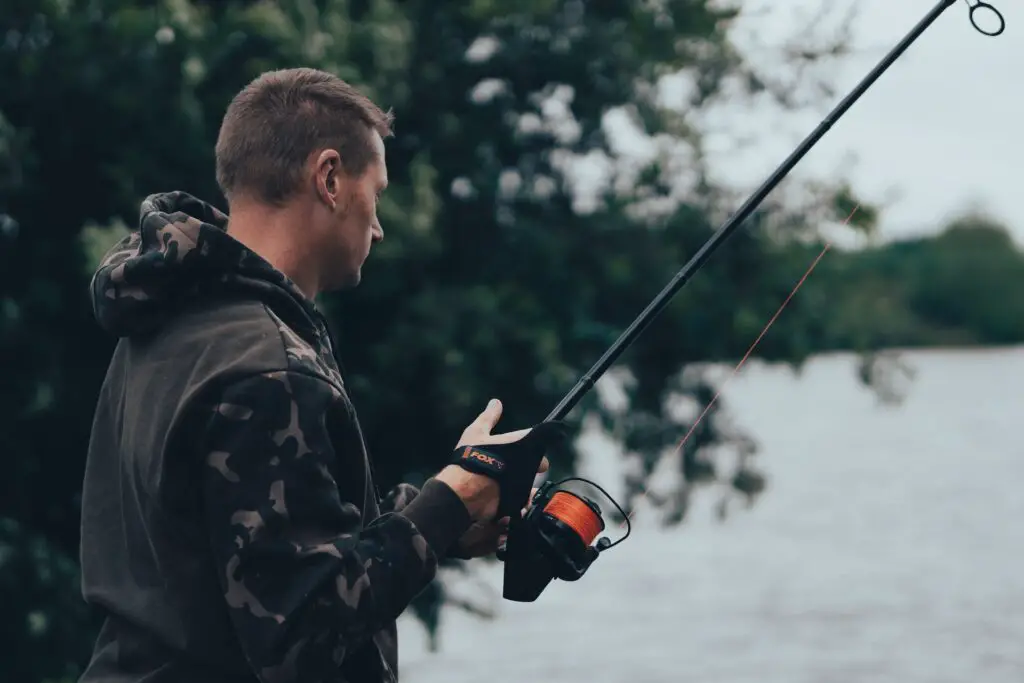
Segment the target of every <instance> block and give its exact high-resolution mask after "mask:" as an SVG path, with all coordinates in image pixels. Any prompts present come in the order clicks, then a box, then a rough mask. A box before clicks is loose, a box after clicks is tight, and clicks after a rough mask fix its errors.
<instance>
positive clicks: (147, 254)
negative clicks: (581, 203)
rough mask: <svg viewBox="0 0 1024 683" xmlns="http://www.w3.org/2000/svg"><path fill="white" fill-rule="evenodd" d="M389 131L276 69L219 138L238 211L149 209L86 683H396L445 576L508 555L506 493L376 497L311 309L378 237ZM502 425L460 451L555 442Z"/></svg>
mask: <svg viewBox="0 0 1024 683" xmlns="http://www.w3.org/2000/svg"><path fill="white" fill-rule="evenodd" d="M390 118H391V117H390V115H388V114H385V113H384V112H383V111H381V110H380V109H379V108H378V107H377V106H375V105H374V104H373V103H372V102H370V101H369V100H368V99H367V98H365V97H364V96H362V95H360V94H359V93H358V92H357V91H356V90H354V89H353V88H352V87H350V86H349V85H347V84H346V83H344V82H342V81H341V80H339V79H338V78H336V77H334V76H332V75H330V74H326V73H323V72H319V71H314V70H309V69H294V70H286V71H278V72H271V73H267V74H264V75H263V76H261V77H260V78H258V79H256V80H255V81H253V82H252V83H251V84H250V85H249V86H247V87H246V88H245V89H244V90H243V91H241V92H240V93H239V94H238V95H237V96H236V97H235V99H234V100H233V101H232V103H231V105H230V106H229V108H228V110H227V112H226V114H225V116H224V120H223V124H222V127H221V130H220V135H219V139H218V141H217V146H216V162H217V181H218V183H219V185H220V187H221V189H222V191H223V193H224V195H225V197H226V198H227V201H228V214H223V213H221V212H220V211H218V210H217V209H215V208H214V207H212V206H211V205H209V204H206V203H204V202H202V201H200V200H198V199H196V198H194V197H192V196H189V195H187V194H185V193H182V192H170V193H166V194H157V195H152V196H150V197H148V198H147V199H146V200H145V201H144V202H143V204H142V210H141V218H140V223H139V227H138V230H136V231H133V232H132V234H131V235H129V236H128V237H126V238H125V239H124V240H123V241H122V242H121V243H119V244H118V245H116V246H115V247H114V248H113V249H112V250H111V251H110V252H109V253H108V254H107V256H106V257H105V259H104V260H103V262H102V263H101V265H100V266H99V268H98V270H97V271H96V273H95V276H94V278H93V282H92V294H93V306H94V310H95V314H96V317H97V320H98V321H99V323H100V325H101V326H102V327H103V328H104V329H105V330H107V331H108V332H109V333H111V334H112V335H115V336H116V337H118V338H119V342H118V344H117V348H116V350H115V352H114V356H113V359H112V361H111V364H110V368H109V370H108V373H107V377H106V379H105V382H104V384H103V387H102V390H101V394H100V397H99V401H98V404H97V407H96V414H95V420H94V425H93V432H92V438H91V443H90V447H89V454H88V463H87V467H86V474H85V482H84V492H83V501H82V553H81V560H82V588H83V594H84V596H85V598H86V600H88V601H89V602H90V603H92V604H94V605H97V606H98V607H99V608H101V609H102V610H103V611H104V614H105V617H106V618H105V622H104V624H103V627H102V629H101V632H100V634H99V637H98V639H97V642H96V647H95V650H94V653H93V657H92V660H91V661H90V663H89V666H88V668H87V670H86V671H85V673H84V674H83V677H82V679H81V680H82V681H83V682H86V683H96V682H100V681H102V682H104V683H114V682H117V683H126V682H129V681H131V682H136V681H139V682H141V681H146V682H147V683H171V682H174V683H185V682H188V683H213V682H215V681H216V682H218V683H225V682H235V681H238V682H241V681H261V682H262V683H290V682H292V681H296V682H297V681H303V682H306V681H308V682H312V681H359V682H360V683H373V682H376V681H395V680H397V655H396V650H397V643H396V629H395V620H396V618H397V617H398V616H399V615H400V614H401V613H402V611H403V610H404V609H405V608H406V606H407V605H408V604H409V603H410V601H411V600H412V599H413V597H414V596H415V595H416V594H417V593H418V592H419V591H421V590H422V589H423V588H424V587H425V586H426V585H427V584H428V583H429V582H430V581H431V580H432V579H433V577H434V576H435V572H436V569H437V563H438V560H439V558H441V557H443V556H445V555H446V554H455V555H456V556H459V557H475V556H480V555H484V554H489V553H491V552H494V550H495V549H496V547H497V545H498V543H499V539H500V537H501V534H502V532H503V530H504V529H505V526H504V524H505V523H506V522H507V516H506V517H504V518H503V519H502V520H499V521H498V522H495V521H494V518H495V517H496V516H497V512H498V510H499V502H503V501H506V499H505V498H504V495H505V492H506V491H505V489H506V486H505V483H502V481H503V480H502V479H501V477H499V476H493V475H487V476H484V475H481V474H478V473H473V472H472V471H471V470H472V467H468V466H459V465H458V464H452V465H449V466H447V467H445V468H444V469H443V470H441V471H440V472H439V473H438V474H437V475H436V476H435V477H434V478H432V479H430V480H428V481H427V483H426V484H425V485H424V487H423V490H422V491H421V492H420V491H417V490H416V489H415V488H413V487H412V486H409V485H404V484H403V485H400V486H399V487H398V488H397V489H395V490H394V491H392V492H391V494H390V495H389V496H388V497H387V499H386V500H385V501H383V502H382V501H379V500H378V498H377V495H376V488H375V486H374V483H373V480H372V474H371V469H370V463H369V459H368V456H367V454H366V451H365V447H364V443H363V438H362V435H361V433H360V429H359V424H358V421H357V419H356V415H355V411H354V408H353V406H352V404H351V403H350V400H349V396H348V395H347V393H346V389H345V382H344V378H343V376H342V373H341V371H340V369H339V365H338V363H337V361H336V359H335V358H334V356H333V348H334V345H333V343H332V340H331V336H330V333H329V331H328V328H327V325H326V324H325V321H324V319H323V317H322V316H321V314H320V312H319V311H318V310H317V307H316V306H315V304H314V303H313V300H314V298H315V297H316V296H317V295H318V294H320V293H321V292H325V291H330V290H335V289H339V288H346V287H354V286H355V285H356V284H358V283H359V280H360V270H361V267H362V264H363V262H364V261H365V259H366V258H367V255H368V254H369V251H370V248H371V246H372V245H373V244H374V243H376V242H379V241H380V240H381V239H382V238H383V231H382V230H381V226H380V224H379V222H378V220H377V215H376V203H377V199H378V197H379V196H380V193H381V192H383V191H384V188H385V187H386V186H387V182H388V181H387V169H386V166H385V157H384V142H383V141H384V138H386V137H388V136H389V134H390V123H391V120H390ZM228 216H230V219H229V217H228ZM500 414H501V404H500V403H499V402H497V401H492V402H491V403H490V404H489V405H488V406H487V408H486V410H484V412H482V413H481V414H480V415H479V417H477V419H476V420H475V421H474V422H473V423H472V424H471V425H469V427H467V428H466V430H465V432H464V433H463V435H462V439H461V441H460V442H459V444H458V445H459V446H462V445H463V444H470V445H484V446H487V445H488V444H510V445H509V446H506V447H505V448H513V447H515V448H518V447H519V444H521V443H526V442H528V441H529V440H530V439H534V438H535V436H536V435H537V434H538V433H539V431H540V430H537V429H534V430H530V429H525V430H519V431H516V432H510V433H507V434H491V430H492V429H493V428H494V426H495V424H496V423H497V421H498V418H499V417H500ZM396 428H400V427H399V426H397V425H396ZM537 438H539V437H537ZM409 446H410V447H411V448H416V447H417V441H416V437H415V435H414V434H410V435H409ZM453 462H454V461H453ZM519 462H520V463H522V462H527V461H525V460H520V461H519ZM536 462H540V463H541V464H540V466H539V471H541V472H543V471H545V470H546V469H547V460H546V458H545V459H544V460H543V461H542V460H541V457H540V455H538V456H537V458H536V460H534V461H532V464H530V465H529V467H530V470H529V471H528V474H529V477H530V480H531V481H532V477H533V476H534V473H535V472H536V471H537V465H536V464H535V463H536ZM512 464H513V465H514V464H515V463H512ZM509 469H510V470H511V469H514V467H509ZM527 486H528V485H527ZM524 494H528V490H526V491H524ZM523 500H524V501H525V496H524V498H523ZM501 509H502V510H508V509H510V508H509V507H508V506H507V505H503V506H502V508H501ZM506 514H507V512H506Z"/></svg>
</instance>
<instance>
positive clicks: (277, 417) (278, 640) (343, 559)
mask: <svg viewBox="0 0 1024 683" xmlns="http://www.w3.org/2000/svg"><path fill="white" fill-rule="evenodd" d="M335 396H336V394H335V390H334V388H333V387H331V385H330V384H329V383H328V382H326V381H325V380H323V379H320V378H316V377H312V376H310V375H307V374H305V373H302V372H270V373H262V374H259V375H256V376H254V377H251V378H248V379H246V380H243V381H241V382H238V383H235V384H234V385H232V386H231V387H230V388H229V389H228V390H227V391H225V392H224V393H223V394H222V395H221V396H220V398H219V400H220V404H219V405H217V407H216V410H215V411H213V414H212V417H211V420H210V422H209V425H208V427H207V429H206V430H205V437H204V439H203V444H204V445H203V449H204V450H203V452H205V453H206V454H207V455H206V462H207V465H208V467H207V470H206V475H205V479H204V506H205V509H206V511H207V512H206V514H207V516H208V519H209V524H210V528H211V536H212V548H213V553H214V556H215V559H216V562H217V566H218V568H219V571H220V572H221V581H222V582H223V588H224V595H225V599H226V601H227V605H228V607H229V608H230V609H231V618H232V620H233V622H234V625H235V630H236V632H237V633H238V634H239V638H240V641H241V643H242V648H243V650H244V652H245V655H246V658H247V659H248V660H249V662H250V663H251V665H252V667H253V669H254V670H255V671H256V672H257V673H258V674H259V676H260V680H261V681H265V682H266V683H279V682H280V683H283V682H285V681H300V680H303V681H304V680H320V679H319V676H320V675H322V672H323V671H324V670H326V669H331V668H336V669H339V670H340V669H342V665H343V660H344V658H345V656H346V655H347V654H349V652H350V651H351V650H352V649H353V648H355V647H357V646H359V645H361V644H363V643H365V642H366V641H367V640H369V639H370V638H372V637H373V636H374V634H375V633H376V632H377V631H379V630H381V629H382V628H384V627H385V626H386V625H387V624H388V623H390V622H393V621H394V620H395V619H396V618H397V617H398V616H399V614H401V612H402V611H403V610H404V609H405V608H406V606H407V605H408V604H409V602H411V600H412V599H413V598H414V597H415V595H416V594H417V593H419V592H420V591H421V590H422V589H423V588H424V587H425V586H426V585H427V583H429V581H430V580H431V579H432V578H433V576H434V573H435V571H436V569H437V556H436V555H435V554H434V553H433V552H432V551H431V550H430V548H429V547H428V545H427V542H426V541H425V540H424V538H423V536H422V535H420V534H419V533H418V531H417V529H416V528H415V526H414V525H413V524H412V523H411V522H410V521H409V520H408V519H406V518H405V517H403V516H401V515H399V514H395V513H393V512H391V513H387V514H384V515H383V516H381V517H379V518H377V519H376V520H374V521H373V522H371V523H370V524H368V525H367V526H366V527H365V528H364V527H363V526H362V512H361V511H360V509H359V508H358V507H357V506H356V505H354V504H353V503H351V502H346V501H344V500H342V499H341V498H340V497H339V495H338V488H339V487H338V482H337V481H336V479H335V475H334V473H333V472H334V471H335V470H336V468H337V465H336V459H335V457H334V454H333V450H332V444H331V442H330V437H329V435H328V433H327V431H326V430H325V429H324V416H325V415H327V416H331V415H332V413H333V411H334V410H336V409H335V408H334V407H333V406H334V405H335V404H336V403H337V399H336V397H335ZM268 407H273V409H272V410H268ZM409 489H411V487H409ZM409 489H407V488H405V487H402V488H400V489H398V490H397V491H395V492H393V493H392V501H393V503H394V504H395V505H396V506H397V507H401V508H404V507H406V506H407V505H408V502H409V500H411V498H410V494H411V493H412V492H413V491H414V489H413V490H409Z"/></svg>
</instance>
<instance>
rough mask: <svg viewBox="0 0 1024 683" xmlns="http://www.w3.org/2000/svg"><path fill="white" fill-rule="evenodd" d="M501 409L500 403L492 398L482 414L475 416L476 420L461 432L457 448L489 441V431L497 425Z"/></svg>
mask: <svg viewBox="0 0 1024 683" xmlns="http://www.w3.org/2000/svg"><path fill="white" fill-rule="evenodd" d="M501 409H502V405H501V401H499V400H498V399H496V398H492V399H491V400H490V401H488V402H487V407H486V408H484V409H483V412H481V413H480V414H479V415H477V416H476V419H475V420H473V422H472V423H470V425H469V426H468V427H466V428H465V429H464V430H462V438H461V439H459V446H461V445H464V444H483V442H485V441H487V440H488V439H490V436H491V430H492V429H494V425H496V424H498V419H499V418H501ZM456 448H458V446H456Z"/></svg>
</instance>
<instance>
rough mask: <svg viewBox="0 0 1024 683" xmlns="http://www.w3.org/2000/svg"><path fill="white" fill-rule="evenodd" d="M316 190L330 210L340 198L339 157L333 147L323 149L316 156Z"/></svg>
mask: <svg viewBox="0 0 1024 683" xmlns="http://www.w3.org/2000/svg"><path fill="white" fill-rule="evenodd" d="M316 192H317V196H319V197H320V200H321V201H323V202H324V203H325V204H327V206H328V207H330V208H331V210H332V211H333V210H334V208H335V207H336V206H337V205H338V202H339V201H340V200H341V157H340V156H339V155H338V152H336V151H335V150H333V149H325V150H324V151H322V152H320V154H319V156H318V157H317V161H316Z"/></svg>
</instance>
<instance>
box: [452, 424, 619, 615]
mask: <svg viewBox="0 0 1024 683" xmlns="http://www.w3.org/2000/svg"><path fill="white" fill-rule="evenodd" d="M563 427H564V424H563V423H561V422H554V421H550V422H542V423H541V424H539V425H537V426H536V427H534V428H533V429H532V430H531V431H530V433H529V434H527V435H526V437H524V438H523V439H522V440H520V441H516V442H513V443H508V444H489V445H486V446H465V447H463V448H460V449H459V450H458V451H456V457H455V459H454V463H455V464H458V465H460V466H461V467H463V468H464V469H466V470H469V471H470V472H475V473H477V474H483V475H485V476H489V477H491V478H492V479H494V480H495V481H497V482H498V486H499V488H500V491H501V497H500V499H499V501H498V512H497V518H498V519H500V518H503V517H508V518H509V527H508V534H507V536H506V541H505V543H504V544H503V545H502V547H501V548H499V549H498V552H497V557H498V559H499V560H501V561H503V562H504V563H505V580H504V587H503V589H502V597H503V598H505V599H506V600H511V601H513V602H533V601H534V600H536V599H537V598H538V597H539V596H540V594H541V593H542V592H543V591H544V589H545V588H547V586H548V584H549V583H551V581H552V580H553V579H561V580H563V581H576V580H578V579H579V578H580V577H581V576H583V575H584V574H585V573H586V571H587V569H589V568H590V565H591V564H592V563H593V562H594V560H595V559H597V556H598V555H599V554H601V553H603V552H605V551H606V550H608V549H609V548H612V547H614V546H616V545H618V544H619V543H622V541H624V540H626V538H627V537H628V536H629V534H630V531H631V525H630V523H629V516H628V515H627V514H626V513H625V511H624V510H623V509H622V506H620V505H619V504H618V503H616V502H615V500H614V499H613V498H612V497H611V496H610V495H609V494H608V492H607V491H605V490H604V489H603V488H601V487H600V486H598V485H597V484H595V483H594V482H592V481H590V480H588V479H583V478H582V477H568V478H566V479H562V480H561V481H558V482H545V483H544V484H542V485H541V486H540V488H538V489H537V493H536V494H534V496H533V499H532V500H530V501H529V502H528V501H527V498H528V497H529V495H530V490H531V488H532V484H533V479H534V476H535V475H536V472H537V468H538V467H539V465H540V462H541V459H542V458H543V457H544V452H545V451H546V450H547V448H548V446H550V445H551V444H552V443H553V441H555V440H560V439H561V437H562V436H563V435H564V431H563ZM570 481H581V482H584V483H587V484H590V485H591V486H593V487H594V488H595V489H597V490H598V491H600V492H601V493H603V494H604V495H605V497H606V498H608V500H609V501H611V503H612V505H614V506H615V507H616V509H617V510H618V511H619V513H620V514H621V515H622V516H623V518H624V519H625V521H626V525H627V528H626V533H625V535H624V536H623V537H622V538H620V539H619V540H617V541H615V542H614V543H613V542H612V541H611V540H610V539H609V538H608V537H606V536H605V537H601V538H600V539H598V538H597V536H598V534H600V533H601V532H602V531H604V529H605V522H604V519H603V517H602V515H601V508H600V506H598V504H597V503H596V502H594V501H592V500H590V499H589V498H586V497H584V496H581V495H579V494H577V493H574V492H572V491H569V490H568V489H565V488H560V487H561V486H562V485H563V484H566V483H567V482H570ZM524 508H525V512H524ZM595 539H597V543H596V544H594V540H595Z"/></svg>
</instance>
